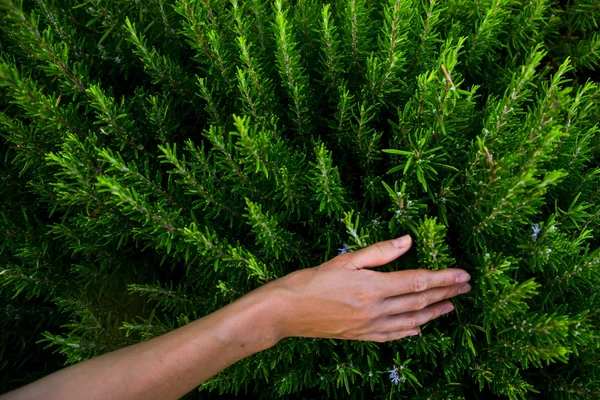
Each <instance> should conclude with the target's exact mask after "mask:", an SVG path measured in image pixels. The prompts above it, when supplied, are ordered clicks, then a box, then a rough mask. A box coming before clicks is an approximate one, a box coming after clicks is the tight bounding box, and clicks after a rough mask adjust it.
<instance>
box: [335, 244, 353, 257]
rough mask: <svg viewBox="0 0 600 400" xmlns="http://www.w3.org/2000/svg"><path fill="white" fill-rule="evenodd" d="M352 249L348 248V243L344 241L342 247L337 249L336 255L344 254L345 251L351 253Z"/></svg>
mask: <svg viewBox="0 0 600 400" xmlns="http://www.w3.org/2000/svg"><path fill="white" fill-rule="evenodd" d="M353 251H354V250H352V249H349V248H348V245H347V244H346V243H344V247H342V248H341V249H338V256H339V255H340V254H346V253H352V252H353Z"/></svg>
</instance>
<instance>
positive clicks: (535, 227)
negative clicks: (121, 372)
mask: <svg viewBox="0 0 600 400" xmlns="http://www.w3.org/2000/svg"><path fill="white" fill-rule="evenodd" d="M531 228H532V229H533V234H532V235H531V237H532V238H533V241H534V242H535V241H536V240H537V237H538V234H539V233H540V231H541V229H540V226H539V225H538V224H537V223H535V224H533V226H532V227H531Z"/></svg>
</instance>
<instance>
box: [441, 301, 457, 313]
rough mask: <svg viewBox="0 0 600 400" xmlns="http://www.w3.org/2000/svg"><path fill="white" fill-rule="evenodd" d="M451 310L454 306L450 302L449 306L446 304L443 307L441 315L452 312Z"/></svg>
mask: <svg viewBox="0 0 600 400" xmlns="http://www.w3.org/2000/svg"><path fill="white" fill-rule="evenodd" d="M452 310H454V306H453V305H452V304H450V305H449V306H446V308H444V310H443V311H442V315H444V314H448V313H449V312H452Z"/></svg>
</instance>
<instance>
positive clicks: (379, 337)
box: [373, 333, 388, 343]
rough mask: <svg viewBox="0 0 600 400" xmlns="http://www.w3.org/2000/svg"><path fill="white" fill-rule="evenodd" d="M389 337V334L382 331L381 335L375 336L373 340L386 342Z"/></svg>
mask: <svg viewBox="0 0 600 400" xmlns="http://www.w3.org/2000/svg"><path fill="white" fill-rule="evenodd" d="M387 338H388V337H387V335H386V334H384V333H382V334H380V335H377V336H375V338H374V339H373V341H374V342H377V343H384V342H387Z"/></svg>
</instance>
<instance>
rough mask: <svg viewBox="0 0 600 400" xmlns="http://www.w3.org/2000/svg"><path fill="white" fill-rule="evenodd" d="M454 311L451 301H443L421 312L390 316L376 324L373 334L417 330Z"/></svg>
mask: <svg viewBox="0 0 600 400" xmlns="http://www.w3.org/2000/svg"><path fill="white" fill-rule="evenodd" d="M452 310H454V306H453V305H452V303H450V302H449V301H442V302H441V303H436V304H433V305H430V306H428V307H425V308H424V309H422V310H420V311H411V312H406V313H403V314H395V315H388V316H386V317H383V318H381V319H380V320H379V321H378V322H377V323H376V324H375V329H374V331H373V333H381V332H398V331H409V330H413V329H417V328H418V327H419V326H421V325H423V324H426V323H427V322H429V321H431V320H433V319H436V318H438V317H440V316H442V315H444V314H447V313H449V312H451V311H452Z"/></svg>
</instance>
